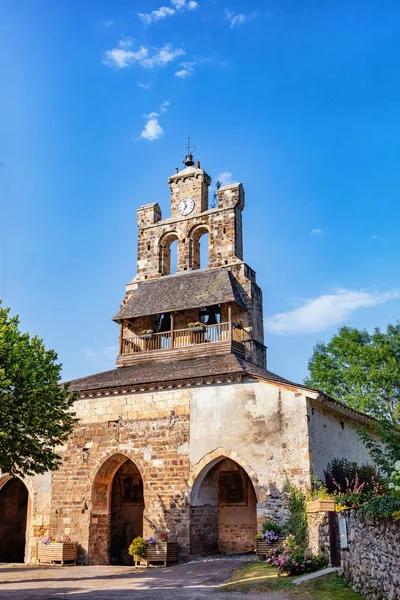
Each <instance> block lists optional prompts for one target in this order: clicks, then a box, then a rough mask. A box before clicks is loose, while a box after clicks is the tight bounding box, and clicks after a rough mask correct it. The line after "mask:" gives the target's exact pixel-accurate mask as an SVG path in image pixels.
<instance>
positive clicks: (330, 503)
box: [306, 498, 335, 513]
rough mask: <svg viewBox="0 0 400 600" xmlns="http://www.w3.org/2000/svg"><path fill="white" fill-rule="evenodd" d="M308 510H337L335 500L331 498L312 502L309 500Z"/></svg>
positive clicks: (312, 511) (309, 511)
mask: <svg viewBox="0 0 400 600" xmlns="http://www.w3.org/2000/svg"><path fill="white" fill-rule="evenodd" d="M306 510H307V512H308V513H318V512H335V501H334V500H331V499H330V498H325V499H324V500H313V501H312V502H307V504H306Z"/></svg>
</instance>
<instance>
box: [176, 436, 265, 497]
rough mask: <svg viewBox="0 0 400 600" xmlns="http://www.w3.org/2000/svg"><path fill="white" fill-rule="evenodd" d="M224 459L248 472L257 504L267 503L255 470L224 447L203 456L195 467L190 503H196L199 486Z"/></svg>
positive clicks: (191, 478)
mask: <svg viewBox="0 0 400 600" xmlns="http://www.w3.org/2000/svg"><path fill="white" fill-rule="evenodd" d="M224 458H230V459H231V460H233V461H235V462H236V463H238V465H240V466H241V467H242V469H243V470H244V471H246V473H247V475H248V476H249V479H250V481H251V483H252V484H253V487H254V491H255V494H256V498H257V502H258V503H259V504H261V503H263V502H265V501H266V493H265V490H264V489H263V488H262V486H261V485H260V483H259V480H258V477H257V475H256V472H255V471H254V469H252V468H251V466H250V465H249V463H248V462H247V461H246V460H244V459H243V458H242V457H241V456H238V454H237V453H236V452H233V451H231V450H227V449H226V448H222V447H220V448H216V449H215V450H213V451H212V452H209V453H208V454H206V455H205V456H203V458H202V459H201V460H200V461H199V462H198V463H197V464H196V465H195V467H194V469H193V471H192V474H191V476H190V479H189V484H188V494H189V497H190V502H191V503H192V500H194V501H196V500H195V498H196V494H198V489H199V486H200V485H201V483H202V481H203V479H204V477H205V476H206V475H207V473H208V472H209V471H210V469H212V467H213V466H214V465H216V464H217V463H218V462H219V461H221V460H222V459H224Z"/></svg>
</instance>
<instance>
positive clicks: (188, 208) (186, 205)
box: [178, 198, 194, 216]
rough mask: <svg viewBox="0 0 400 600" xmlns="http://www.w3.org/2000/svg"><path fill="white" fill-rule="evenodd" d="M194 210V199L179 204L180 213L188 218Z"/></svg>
mask: <svg viewBox="0 0 400 600" xmlns="http://www.w3.org/2000/svg"><path fill="white" fill-rule="evenodd" d="M193 209H194V200H193V198H184V200H181V201H180V202H179V204H178V211H179V212H180V214H181V215H183V216H186V215H190V213H191V212H192V210H193Z"/></svg>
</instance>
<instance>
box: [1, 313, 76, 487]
mask: <svg viewBox="0 0 400 600" xmlns="http://www.w3.org/2000/svg"><path fill="white" fill-rule="evenodd" d="M18 326H19V320H18V317H10V316H9V309H5V308H3V307H2V306H1V302H0V470H1V471H3V472H4V473H12V474H14V475H22V476H23V475H32V474H34V473H44V472H45V471H48V470H54V469H56V468H57V467H58V465H59V462H60V460H61V458H60V457H59V456H58V455H57V454H56V452H55V450H54V449H55V447H56V446H58V445H60V444H61V443H62V442H63V441H65V440H66V439H67V437H68V435H69V434H70V433H71V430H72V427H73V424H74V422H75V419H74V415H73V413H72V412H71V408H72V405H73V402H74V400H75V396H74V395H72V394H71V393H70V392H69V390H68V386H67V385H60V380H61V365H60V364H57V363H56V360H57V354H56V353H55V352H54V351H53V350H46V349H45V346H44V344H43V341H42V340H41V339H39V338H38V337H36V336H34V337H30V336H29V335H28V334H27V333H21V332H20V331H19V327H18Z"/></svg>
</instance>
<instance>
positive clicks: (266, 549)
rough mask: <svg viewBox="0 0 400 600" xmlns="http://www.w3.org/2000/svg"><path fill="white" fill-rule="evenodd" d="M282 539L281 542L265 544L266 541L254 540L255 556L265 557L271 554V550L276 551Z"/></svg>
mask: <svg viewBox="0 0 400 600" xmlns="http://www.w3.org/2000/svg"><path fill="white" fill-rule="evenodd" d="M282 542H283V538H282V539H281V540H276V541H275V542H267V541H266V540H256V553H257V556H259V557H260V560H261V557H263V556H264V557H265V556H266V555H267V554H269V553H270V552H272V550H276V549H277V548H279V546H280V545H281V544H282Z"/></svg>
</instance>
